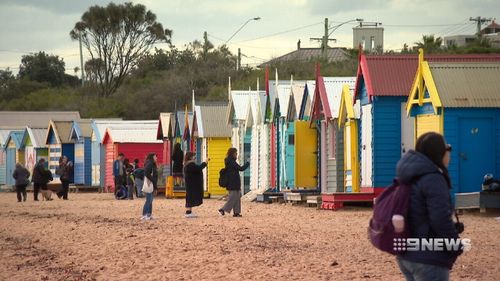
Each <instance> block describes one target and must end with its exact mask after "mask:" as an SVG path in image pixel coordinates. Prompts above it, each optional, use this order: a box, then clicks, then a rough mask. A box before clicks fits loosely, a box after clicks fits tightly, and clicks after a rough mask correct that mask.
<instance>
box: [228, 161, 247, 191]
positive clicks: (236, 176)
mask: <svg viewBox="0 0 500 281" xmlns="http://www.w3.org/2000/svg"><path fill="white" fill-rule="evenodd" d="M224 164H225V165H226V177H227V183H228V184H227V190H241V179H240V172H242V171H245V170H246V169H247V168H248V167H249V166H250V163H249V162H247V163H245V165H243V166H240V165H239V164H238V163H236V159H234V158H232V157H227V158H226V159H224Z"/></svg>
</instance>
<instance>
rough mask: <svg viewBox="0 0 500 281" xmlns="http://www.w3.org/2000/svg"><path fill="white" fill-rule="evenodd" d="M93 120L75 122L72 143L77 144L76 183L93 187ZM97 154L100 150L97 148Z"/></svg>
mask: <svg viewBox="0 0 500 281" xmlns="http://www.w3.org/2000/svg"><path fill="white" fill-rule="evenodd" d="M92 131H93V130H92V120H91V119H80V120H78V121H73V124H72V126H71V132H70V141H71V142H73V143H74V144H75V166H74V183H75V184H78V185H85V186H91V185H92ZM94 148H95V149H96V153H98V152H99V148H98V147H95V146H94Z"/></svg>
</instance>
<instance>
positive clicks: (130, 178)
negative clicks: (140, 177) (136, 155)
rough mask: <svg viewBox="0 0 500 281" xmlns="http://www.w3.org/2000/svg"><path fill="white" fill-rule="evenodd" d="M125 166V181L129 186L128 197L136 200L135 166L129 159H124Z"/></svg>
mask: <svg viewBox="0 0 500 281" xmlns="http://www.w3.org/2000/svg"><path fill="white" fill-rule="evenodd" d="M123 166H124V168H125V178H124V179H123V182H124V184H125V186H127V199H128V200H134V175H133V172H134V166H132V164H130V161H129V160H128V159H125V160H123Z"/></svg>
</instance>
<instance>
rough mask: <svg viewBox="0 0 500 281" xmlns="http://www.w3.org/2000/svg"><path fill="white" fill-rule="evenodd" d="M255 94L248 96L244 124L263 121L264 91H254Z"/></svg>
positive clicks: (264, 107) (248, 124)
mask: <svg viewBox="0 0 500 281" xmlns="http://www.w3.org/2000/svg"><path fill="white" fill-rule="evenodd" d="M255 92H256V94H255V95H251V96H250V97H249V107H248V110H247V117H246V121H247V122H246V126H247V127H248V126H252V125H253V123H254V122H255V123H259V124H260V123H263V122H264V115H265V114H266V112H265V110H266V91H258V92H257V91H255Z"/></svg>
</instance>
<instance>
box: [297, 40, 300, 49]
mask: <svg viewBox="0 0 500 281" xmlns="http://www.w3.org/2000/svg"><path fill="white" fill-rule="evenodd" d="M297 50H300V39H299V41H297Z"/></svg>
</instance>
